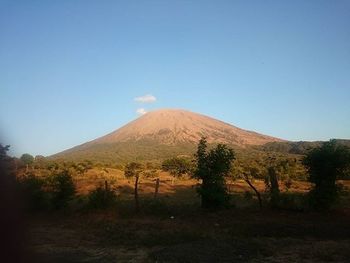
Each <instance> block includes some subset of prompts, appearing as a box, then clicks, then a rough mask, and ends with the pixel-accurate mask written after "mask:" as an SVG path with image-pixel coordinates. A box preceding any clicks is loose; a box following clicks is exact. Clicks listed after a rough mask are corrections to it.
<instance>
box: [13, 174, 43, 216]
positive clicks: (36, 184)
mask: <svg viewBox="0 0 350 263" xmlns="http://www.w3.org/2000/svg"><path fill="white" fill-rule="evenodd" d="M17 182H18V186H19V191H20V194H21V196H22V198H23V204H24V208H25V210H27V211H31V212H36V211H41V210H46V209H48V208H49V197H48V194H47V192H45V191H44V185H45V180H44V179H42V178H39V177H36V176H34V175H33V174H27V175H26V176H24V177H22V178H20V179H18V181H17Z"/></svg>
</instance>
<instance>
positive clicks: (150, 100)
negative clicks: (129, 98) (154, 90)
mask: <svg viewBox="0 0 350 263" xmlns="http://www.w3.org/2000/svg"><path fill="white" fill-rule="evenodd" d="M156 100H157V98H156V97H154V96H153V95H151V94H147V95H144V96H141V97H136V98H134V101H137V102H141V103H153V102H155V101H156Z"/></svg>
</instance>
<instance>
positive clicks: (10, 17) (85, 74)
mask: <svg viewBox="0 0 350 263" xmlns="http://www.w3.org/2000/svg"><path fill="white" fill-rule="evenodd" d="M0 92H1V93H0V125H1V126H0V127H1V128H0V129H1V130H0V131H1V141H2V143H3V144H10V145H11V148H12V152H11V153H12V154H15V155H20V154H22V153H23V152H29V153H32V154H34V155H36V154H43V155H49V154H53V153H56V152H59V151H62V150H64V149H67V148H70V147H72V146H75V145H77V144H80V143H83V142H86V141H88V140H91V139H94V138H96V137H99V136H101V135H104V134H106V133H108V132H111V131H112V130H114V129H116V128H118V127H120V126H122V125H124V124H126V123H127V122H129V121H131V120H133V119H135V118H137V117H138V115H137V113H136V110H137V109H140V108H143V109H145V111H149V110H152V109H158V108H183V109H188V110H191V111H194V112H199V113H203V114H206V115H209V116H212V117H215V118H218V119H221V120H223V121H226V122H229V123H231V124H234V125H236V126H239V127H241V128H245V129H250V130H255V131H257V132H261V133H264V134H268V135H272V136H277V137H281V138H284V139H289V140H328V139H330V138H347V139H350V121H349V120H350V118H349V117H350V103H349V102H350V1H346V0H345V1H341V0H337V1H322V0H315V1H305V0H303V1H277V0H276V1H243V0H242V1H232V0H229V1H220V0H219V1H214V0H212V1H203V0H201V1H199V0H198V1H180V0H177V1H166V0H161V1H79V0H77V1H63V0H62V1H13V0H8V1H6V0H5V1H4V0H0ZM147 94H150V95H153V96H154V97H155V98H156V100H155V101H153V103H141V102H138V101H135V100H134V98H135V97H140V96H144V95H147Z"/></svg>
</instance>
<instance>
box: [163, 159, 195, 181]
mask: <svg viewBox="0 0 350 263" xmlns="http://www.w3.org/2000/svg"><path fill="white" fill-rule="evenodd" d="M162 170H163V171H165V172H169V173H170V174H171V175H172V176H173V178H179V177H181V176H182V175H185V174H188V173H190V171H191V162H190V161H189V160H187V159H185V158H179V157H174V158H170V159H167V160H164V162H163V163H162Z"/></svg>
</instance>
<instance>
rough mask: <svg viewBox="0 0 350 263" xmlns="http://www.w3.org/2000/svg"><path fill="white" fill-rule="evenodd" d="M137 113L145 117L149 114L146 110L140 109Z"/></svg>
mask: <svg viewBox="0 0 350 263" xmlns="http://www.w3.org/2000/svg"><path fill="white" fill-rule="evenodd" d="M136 113H137V114H139V115H144V114H146V113H147V111H146V110H145V109H144V108H139V109H137V110H136Z"/></svg>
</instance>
